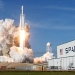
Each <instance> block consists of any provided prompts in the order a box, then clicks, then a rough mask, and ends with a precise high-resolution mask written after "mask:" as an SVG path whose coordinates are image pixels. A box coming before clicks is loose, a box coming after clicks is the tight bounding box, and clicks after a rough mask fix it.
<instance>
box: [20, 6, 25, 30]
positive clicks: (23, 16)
mask: <svg viewBox="0 0 75 75" xmlns="http://www.w3.org/2000/svg"><path fill="white" fill-rule="evenodd" d="M21 9H22V14H20V29H24V28H25V22H24V21H25V14H23V6H22V8H21Z"/></svg>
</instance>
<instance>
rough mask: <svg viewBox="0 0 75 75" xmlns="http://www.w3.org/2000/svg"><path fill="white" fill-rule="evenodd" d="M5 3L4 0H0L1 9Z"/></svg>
mask: <svg viewBox="0 0 75 75" xmlns="http://www.w3.org/2000/svg"><path fill="white" fill-rule="evenodd" d="M3 6H4V3H3V1H2V0H0V9H3Z"/></svg>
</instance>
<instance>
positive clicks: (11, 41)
mask: <svg viewBox="0 0 75 75" xmlns="http://www.w3.org/2000/svg"><path fill="white" fill-rule="evenodd" d="M19 29H20V28H19V27H16V26H15V25H14V20H12V19H5V20H0V62H29V63H33V62H34V63H43V62H47V61H48V59H52V58H53V55H54V54H53V53H50V52H47V53H45V54H44V55H43V56H41V57H36V58H34V54H33V50H32V49H31V46H30V44H29V42H28V39H29V37H30V33H29V30H30V27H29V26H28V25H27V24H26V27H25V31H26V34H27V35H26V41H25V48H24V49H21V48H20V47H19V44H20V39H19V38H20V37H19Z"/></svg>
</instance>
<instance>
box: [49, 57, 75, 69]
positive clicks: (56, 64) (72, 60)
mask: <svg viewBox="0 0 75 75" xmlns="http://www.w3.org/2000/svg"><path fill="white" fill-rule="evenodd" d="M48 68H49V69H54V70H55V69H57V70H75V56H69V57H62V58H54V59H49V60H48Z"/></svg>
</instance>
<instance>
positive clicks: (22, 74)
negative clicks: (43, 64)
mask: <svg viewBox="0 0 75 75" xmlns="http://www.w3.org/2000/svg"><path fill="white" fill-rule="evenodd" d="M0 75H75V72H53V71H52V72H40V71H39V72H33V71H32V72H31V71H0Z"/></svg>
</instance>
